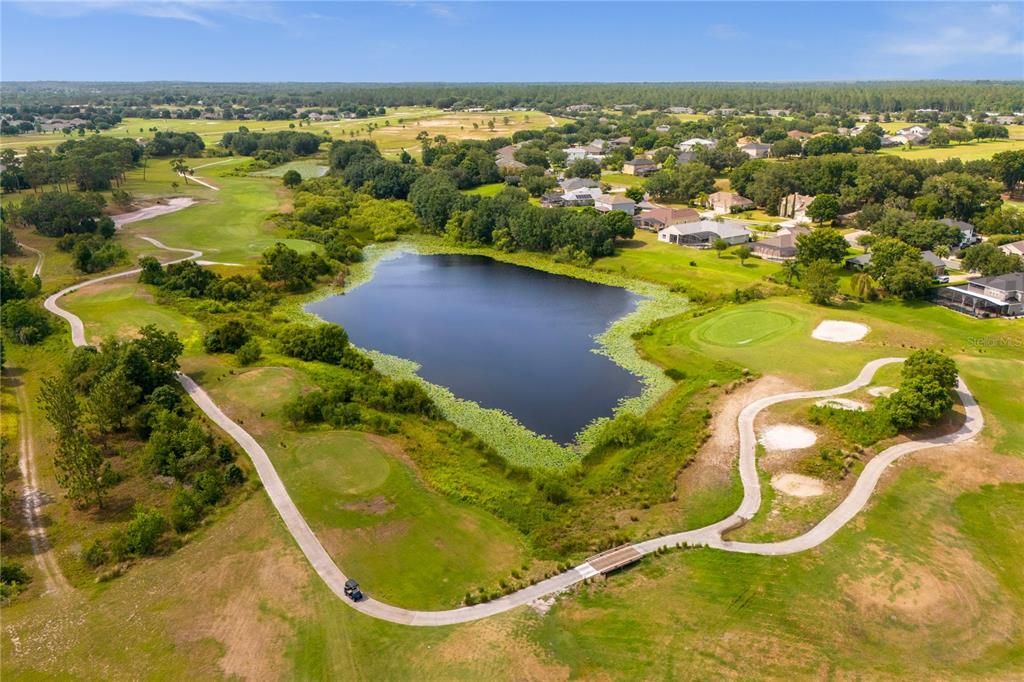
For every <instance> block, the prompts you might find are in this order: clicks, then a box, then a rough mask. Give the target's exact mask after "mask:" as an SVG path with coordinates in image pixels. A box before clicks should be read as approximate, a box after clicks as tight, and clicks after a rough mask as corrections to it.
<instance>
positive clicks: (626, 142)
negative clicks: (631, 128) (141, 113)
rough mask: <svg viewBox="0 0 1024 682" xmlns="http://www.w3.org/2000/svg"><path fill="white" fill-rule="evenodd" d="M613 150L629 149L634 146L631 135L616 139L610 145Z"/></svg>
mask: <svg viewBox="0 0 1024 682" xmlns="http://www.w3.org/2000/svg"><path fill="white" fill-rule="evenodd" d="M609 144H610V145H611V146H612V148H618V147H628V146H630V145H631V144H633V138H632V137H630V136H629V135H623V136H622V137H616V138H615V139H614V140H612V141H611V142H610V143H609Z"/></svg>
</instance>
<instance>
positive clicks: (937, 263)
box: [921, 251, 946, 277]
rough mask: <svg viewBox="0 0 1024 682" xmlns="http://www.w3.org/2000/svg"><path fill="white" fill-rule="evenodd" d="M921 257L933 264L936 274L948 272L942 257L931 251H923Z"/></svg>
mask: <svg viewBox="0 0 1024 682" xmlns="http://www.w3.org/2000/svg"><path fill="white" fill-rule="evenodd" d="M921 258H923V259H924V261H925V262H926V263H928V265H930V266H932V268H933V269H934V270H935V276H936V277H938V276H939V275H944V274H946V264H945V263H943V262H942V259H941V258H939V257H938V256H936V255H935V254H934V253H932V252H931V251H922V252H921Z"/></svg>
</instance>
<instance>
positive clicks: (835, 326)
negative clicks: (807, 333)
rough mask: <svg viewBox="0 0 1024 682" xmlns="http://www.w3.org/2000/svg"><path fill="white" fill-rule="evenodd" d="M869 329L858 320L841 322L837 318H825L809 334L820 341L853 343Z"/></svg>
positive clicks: (861, 337) (865, 334)
mask: <svg viewBox="0 0 1024 682" xmlns="http://www.w3.org/2000/svg"><path fill="white" fill-rule="evenodd" d="M869 331H871V329H870V328H869V327H868V326H867V325H866V324H861V323H860V322H841V321H839V320H825V321H824V322H822V323H821V324H819V325H818V326H817V327H815V328H814V331H813V332H811V336H813V337H814V338H816V339H819V340H821V341H831V342H832V343H853V342H854V341H860V340H861V339H863V338H864V337H865V336H867V334H868V332H869Z"/></svg>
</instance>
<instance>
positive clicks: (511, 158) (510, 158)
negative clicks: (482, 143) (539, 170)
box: [494, 144, 526, 171]
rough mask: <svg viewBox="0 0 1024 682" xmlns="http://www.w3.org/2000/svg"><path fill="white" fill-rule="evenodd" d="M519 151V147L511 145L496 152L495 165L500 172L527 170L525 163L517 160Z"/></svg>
mask: <svg viewBox="0 0 1024 682" xmlns="http://www.w3.org/2000/svg"><path fill="white" fill-rule="evenodd" d="M517 149H519V147H518V146H517V145H514V144H510V145H505V146H504V147H500V148H498V149H496V150H494V163H495V165H497V166H498V170H506V169H507V170H512V171H520V170H523V169H524V168H526V164H525V163H522V162H520V161H516V159H515V153H516V150H517Z"/></svg>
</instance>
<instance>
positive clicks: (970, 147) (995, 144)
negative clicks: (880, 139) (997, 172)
mask: <svg viewBox="0 0 1024 682" xmlns="http://www.w3.org/2000/svg"><path fill="white" fill-rule="evenodd" d="M1021 150H1024V140H1012V139H1011V140H985V141H977V142H967V143H964V144H950V145H949V146H946V147H928V146H921V147H913V148H911V149H904V148H901V147H889V148H886V149H883V150H881V151H880V153H881V154H888V155H891V156H899V157H902V158H904V159H911V160H921V159H934V160H935V161H945V160H946V159H961V160H963V161H974V160H975V159H989V158H992V155H993V154H998V153H999V152H1009V151H1021Z"/></svg>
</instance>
